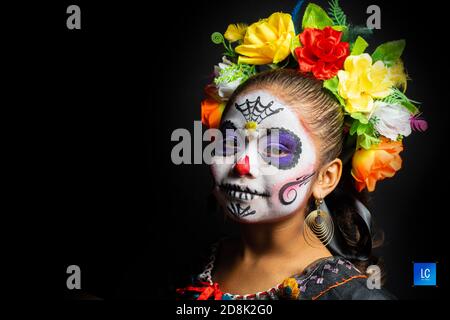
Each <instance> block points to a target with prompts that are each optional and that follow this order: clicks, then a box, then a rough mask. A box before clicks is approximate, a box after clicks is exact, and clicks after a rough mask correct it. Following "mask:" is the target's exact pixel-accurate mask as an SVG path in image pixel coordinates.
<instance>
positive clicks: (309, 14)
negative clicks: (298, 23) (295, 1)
mask: <svg viewBox="0 0 450 320" xmlns="http://www.w3.org/2000/svg"><path fill="white" fill-rule="evenodd" d="M333 24H334V23H333V20H331V18H330V17H329V16H328V15H327V13H326V12H325V10H323V9H322V8H321V7H319V6H318V5H317V4H314V3H309V4H308V6H307V7H306V10H305V13H304V15H303V20H302V29H305V28H316V29H321V30H322V29H323V28H325V27H327V26H332V25H333Z"/></svg>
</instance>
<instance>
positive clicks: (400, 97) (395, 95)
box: [381, 88, 419, 115]
mask: <svg viewBox="0 0 450 320" xmlns="http://www.w3.org/2000/svg"><path fill="white" fill-rule="evenodd" d="M381 101H382V102H384V103H388V104H400V105H402V106H404V107H405V108H406V109H408V110H409V112H411V113H412V114H414V115H415V114H417V113H419V109H418V108H417V107H416V106H415V105H414V104H413V102H415V103H418V102H417V101H413V100H410V99H409V98H408V97H407V96H406V95H405V94H404V93H403V92H401V91H400V90H399V89H398V88H393V89H392V93H391V94H390V95H388V96H387V97H386V98H384V99H381Z"/></svg>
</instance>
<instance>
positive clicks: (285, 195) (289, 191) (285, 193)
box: [278, 172, 316, 205]
mask: <svg viewBox="0 0 450 320" xmlns="http://www.w3.org/2000/svg"><path fill="white" fill-rule="evenodd" d="M315 174H316V173H315V172H313V173H311V174H307V175H304V176H301V177H299V178H297V179H295V181H292V182H288V183H286V184H285V185H284V186H282V187H281V189H280V192H279V193H278V198H279V199H280V202H281V203H282V204H284V205H289V204H291V203H292V202H294V201H295V199H297V190H296V189H295V188H294V187H296V186H298V187H301V186H303V185H305V184H307V183H308V182H309V180H311V178H312V177H313V176H314V175H315ZM291 195H293V196H291ZM289 199H291V200H289Z"/></svg>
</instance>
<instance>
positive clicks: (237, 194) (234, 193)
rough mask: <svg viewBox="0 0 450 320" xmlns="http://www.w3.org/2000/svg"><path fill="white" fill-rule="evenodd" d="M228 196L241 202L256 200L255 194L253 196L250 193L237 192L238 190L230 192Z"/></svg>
mask: <svg viewBox="0 0 450 320" xmlns="http://www.w3.org/2000/svg"><path fill="white" fill-rule="evenodd" d="M227 194H228V195H229V196H230V197H232V198H235V199H240V200H253V199H254V198H255V195H254V194H251V193H248V192H242V191H236V190H228V191H227Z"/></svg>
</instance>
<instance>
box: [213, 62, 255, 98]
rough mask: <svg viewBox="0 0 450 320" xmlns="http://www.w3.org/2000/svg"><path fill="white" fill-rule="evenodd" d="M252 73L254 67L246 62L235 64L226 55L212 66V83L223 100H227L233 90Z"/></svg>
mask: <svg viewBox="0 0 450 320" xmlns="http://www.w3.org/2000/svg"><path fill="white" fill-rule="evenodd" d="M252 74H254V67H252V66H249V65H246V64H235V63H233V62H231V61H229V60H228V59H227V58H226V57H223V58H222V62H221V63H219V64H218V65H217V66H214V76H215V78H214V83H215V85H216V87H217V92H218V94H219V96H220V97H221V98H222V100H223V101H227V100H228V99H229V98H230V96H231V95H232V94H233V92H234V90H236V88H237V87H238V86H239V85H240V84H241V83H243V82H244V81H246V80H247V79H248V78H249V77H250V76H251V75H252Z"/></svg>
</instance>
